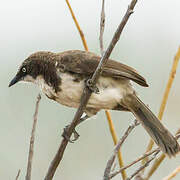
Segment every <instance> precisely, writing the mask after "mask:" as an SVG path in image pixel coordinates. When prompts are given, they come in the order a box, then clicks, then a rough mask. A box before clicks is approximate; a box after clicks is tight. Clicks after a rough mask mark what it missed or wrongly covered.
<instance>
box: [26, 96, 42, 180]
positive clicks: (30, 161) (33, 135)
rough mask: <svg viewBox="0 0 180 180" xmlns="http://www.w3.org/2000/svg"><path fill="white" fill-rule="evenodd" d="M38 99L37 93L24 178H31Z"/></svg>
mask: <svg viewBox="0 0 180 180" xmlns="http://www.w3.org/2000/svg"><path fill="white" fill-rule="evenodd" d="M40 100H41V95H40V94H38V96H37V101H36V109H35V113H34V121H33V127H32V132H31V139H30V145H29V156H28V165H27V172H26V180H30V179H31V171H32V160H33V153H34V138H35V130H36V124H37V115H38V109H39V102H40Z"/></svg>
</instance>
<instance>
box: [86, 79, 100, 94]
mask: <svg viewBox="0 0 180 180" xmlns="http://www.w3.org/2000/svg"><path fill="white" fill-rule="evenodd" d="M86 86H87V87H88V88H89V89H90V90H91V91H92V92H93V93H96V94H99V89H98V87H97V86H96V85H95V84H94V83H93V82H92V80H91V79H88V80H87V81H86Z"/></svg>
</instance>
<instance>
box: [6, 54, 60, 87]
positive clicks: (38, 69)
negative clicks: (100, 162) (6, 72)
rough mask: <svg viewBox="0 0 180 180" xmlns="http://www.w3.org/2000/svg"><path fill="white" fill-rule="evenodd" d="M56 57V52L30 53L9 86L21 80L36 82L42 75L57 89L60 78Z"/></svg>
mask: <svg viewBox="0 0 180 180" xmlns="http://www.w3.org/2000/svg"><path fill="white" fill-rule="evenodd" d="M54 58H55V56H54V53H51V52H45V51H41V52H36V53H34V54H32V55H30V56H29V57H28V58H27V59H25V60H24V62H23V63H22V64H21V66H20V67H19V69H18V72H17V74H16V75H15V77H14V78H13V79H12V80H11V82H10V83H9V87H11V86H12V85H14V84H16V83H17V82H20V81H25V82H32V83H35V82H36V79H37V78H38V77H41V78H43V79H44V81H45V82H46V83H47V84H48V85H50V86H52V87H53V88H54V89H55V90H57V84H58V83H59V81H60V80H59V78H58V77H57V73H56V68H55V65H54Z"/></svg>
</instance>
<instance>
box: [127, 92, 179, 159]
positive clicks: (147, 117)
mask: <svg viewBox="0 0 180 180" xmlns="http://www.w3.org/2000/svg"><path fill="white" fill-rule="evenodd" d="M126 104H127V106H128V108H129V109H130V110H131V111H132V113H133V114H134V115H135V117H136V118H137V119H138V120H139V121H140V122H141V124H142V125H143V127H144V128H145V129H146V131H147V132H148V134H149V135H150V136H151V138H152V139H153V140H154V142H155V143H156V144H157V145H158V146H159V147H160V148H161V150H162V151H163V152H164V153H166V154H167V155H168V156H169V157H171V156H175V155H176V154H177V153H178V152H179V151H180V146H179V144H178V142H177V140H176V139H175V137H174V136H173V135H172V134H171V133H170V132H169V131H168V130H167V129H166V128H165V127H164V126H163V124H162V123H161V122H160V121H159V119H158V118H157V117H156V116H155V115H154V114H153V113H152V112H151V110H150V109H149V108H148V107H147V106H146V105H145V104H144V103H143V102H142V101H141V100H140V99H139V98H138V97H137V96H136V95H135V94H133V95H130V97H129V98H127V101H126Z"/></svg>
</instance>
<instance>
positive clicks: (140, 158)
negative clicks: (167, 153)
mask: <svg viewBox="0 0 180 180" xmlns="http://www.w3.org/2000/svg"><path fill="white" fill-rule="evenodd" d="M157 151H159V148H156V149H155V150H153V151H151V152H147V153H145V154H144V155H141V156H140V157H139V158H137V159H136V160H134V161H132V162H131V163H129V164H128V165H126V166H124V167H122V168H121V169H119V170H118V171H116V172H114V173H112V174H110V179H111V178H113V177H114V176H116V175H117V174H119V173H121V172H122V171H123V170H124V169H127V168H129V167H131V166H132V165H134V164H136V163H138V162H139V161H141V160H142V159H144V158H146V157H147V156H150V155H151V154H153V153H155V152H157Z"/></svg>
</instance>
